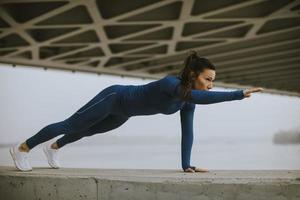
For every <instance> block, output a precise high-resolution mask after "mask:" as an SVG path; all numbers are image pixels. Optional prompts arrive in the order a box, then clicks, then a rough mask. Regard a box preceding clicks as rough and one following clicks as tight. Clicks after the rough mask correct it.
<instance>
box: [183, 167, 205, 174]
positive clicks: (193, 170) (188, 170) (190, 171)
mask: <svg viewBox="0 0 300 200" xmlns="http://www.w3.org/2000/svg"><path fill="white" fill-rule="evenodd" d="M184 172H189V173H194V172H209V170H208V169H204V168H197V167H188V168H186V169H185V170H184Z"/></svg>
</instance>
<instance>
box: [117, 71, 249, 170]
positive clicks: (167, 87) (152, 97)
mask: <svg viewBox="0 0 300 200" xmlns="http://www.w3.org/2000/svg"><path fill="white" fill-rule="evenodd" d="M123 87H124V88H123V89H122V90H121V92H120V93H121V95H120V106H121V109H122V112H123V114H124V115H126V116H128V117H131V116H136V115H153V114H158V113H161V114H167V115H169V114H173V113H175V112H177V111H179V110H180V120H181V135H182V136H181V165H182V168H183V169H186V168H188V167H191V165H190V157H191V150H192V145H193V120H194V110H195V104H213V103H219V102H224V101H232V100H241V99H243V98H244V94H243V90H236V91H206V90H196V89H193V90H191V99H190V100H187V101H183V100H181V99H180V79H179V78H178V77H177V76H175V75H166V76H165V77H163V78H161V79H159V80H156V81H152V82H150V83H147V84H144V85H126V86H123Z"/></svg>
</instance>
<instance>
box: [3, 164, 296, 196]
mask: <svg viewBox="0 0 300 200" xmlns="http://www.w3.org/2000/svg"><path fill="white" fill-rule="evenodd" d="M0 199H1V200H2V199H3V200H14V199H22V200H27V199H28V200H35V199H36V200H41V199H43V200H44V199H55V200H57V199H72V200H73V199H99V200H108V199H110V200H120V199H128V200H129V199H130V200H131V199H133V200H135V199H139V200H140V199H143V200H144V199H163V200H168V199H171V200H176V199H189V200H193V199H201V200H202V199H204V200H209V199H213V200H216V199H228V200H234V199H255V200H260V199H265V200H299V199H300V170H212V171H210V172H208V173H184V172H182V171H181V170H174V169H171V170H166V169H162V170H157V169H75V168H61V169H49V168H34V169H33V171H31V172H20V171H17V170H16V169H15V168H14V167H7V166H3V167H0Z"/></svg>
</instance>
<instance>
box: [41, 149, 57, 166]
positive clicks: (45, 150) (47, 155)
mask: <svg viewBox="0 0 300 200" xmlns="http://www.w3.org/2000/svg"><path fill="white" fill-rule="evenodd" d="M43 151H44V153H45V154H46V157H47V161H48V164H49V165H50V167H52V168H53V169H58V168H59V167H57V166H53V165H52V164H51V163H50V162H49V160H50V159H49V157H50V156H49V154H48V151H47V149H46V147H44V148H43Z"/></svg>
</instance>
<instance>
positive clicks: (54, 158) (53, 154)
mask: <svg viewBox="0 0 300 200" xmlns="http://www.w3.org/2000/svg"><path fill="white" fill-rule="evenodd" d="M43 151H44V153H45V154H46V157H47V160H48V163H49V165H50V166H51V167H52V168H55V169H58V168H60V163H59V159H58V149H52V148H51V145H48V144H47V145H45V146H44V148H43Z"/></svg>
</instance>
